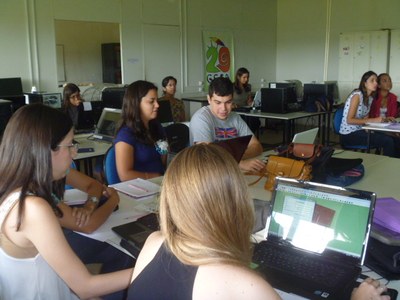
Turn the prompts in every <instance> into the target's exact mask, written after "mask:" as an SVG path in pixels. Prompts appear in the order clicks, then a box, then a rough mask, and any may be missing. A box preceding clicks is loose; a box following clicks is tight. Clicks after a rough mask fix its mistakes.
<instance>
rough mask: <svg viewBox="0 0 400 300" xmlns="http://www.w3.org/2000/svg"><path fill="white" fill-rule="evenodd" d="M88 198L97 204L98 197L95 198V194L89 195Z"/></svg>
mask: <svg viewBox="0 0 400 300" xmlns="http://www.w3.org/2000/svg"><path fill="white" fill-rule="evenodd" d="M88 200H90V201H92V202H93V203H94V204H96V205H98V204H99V198H97V197H96V196H89V199H88Z"/></svg>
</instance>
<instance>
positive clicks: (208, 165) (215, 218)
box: [128, 144, 279, 299]
mask: <svg viewBox="0 0 400 300" xmlns="http://www.w3.org/2000/svg"><path fill="white" fill-rule="evenodd" d="M253 224H254V216H253V208H252V203H251V200H250V198H249V195H248V192H247V184H246V181H245V179H244V177H243V176H242V173H241V171H240V169H239V167H238V165H237V163H236V161H234V159H233V158H231V157H230V156H229V155H228V154H227V152H226V151H225V150H224V149H222V148H220V147H219V146H216V145H205V144H198V145H195V146H193V147H191V148H187V149H185V150H183V151H182V152H180V153H179V154H178V156H177V157H176V159H174V160H173V161H172V163H171V164H170V166H169V167H168V169H167V172H166V174H165V177H164V181H163V185H162V191H161V196H160V226H161V231H160V232H156V233H154V234H152V235H151V236H150V237H149V238H148V240H147V241H146V244H145V246H144V248H143V250H142V252H141V253H140V256H139V258H138V261H137V263H136V266H135V270H134V274H133V277H132V279H133V282H132V284H131V286H130V288H129V292H128V299H192V298H193V299H279V296H278V295H277V294H276V292H275V291H274V290H273V289H272V287H271V286H270V285H269V284H268V283H267V282H266V281H265V280H263V279H262V278H261V277H259V276H258V275H257V274H256V273H255V272H254V271H252V270H250V268H249V264H250V260H251V255H252V253H251V247H250V239H249V237H250V234H251V230H252V228H253ZM170 275H173V276H170ZM150 282H151V288H150V289H149V288H148V286H149V284H150Z"/></svg>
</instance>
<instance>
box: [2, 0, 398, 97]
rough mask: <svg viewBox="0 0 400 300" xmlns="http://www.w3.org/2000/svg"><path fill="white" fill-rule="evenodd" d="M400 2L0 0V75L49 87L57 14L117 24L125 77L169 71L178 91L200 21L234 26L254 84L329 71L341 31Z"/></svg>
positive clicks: (186, 81)
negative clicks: (176, 82)
mask: <svg viewBox="0 0 400 300" xmlns="http://www.w3.org/2000/svg"><path fill="white" fill-rule="evenodd" d="M399 11H400V1H397V0H382V1H375V0H363V1H361V0H353V1H347V0H302V1H296V0H279V1H277V0H249V1H239V0H202V1H198V0H85V1H81V0H69V1H64V0H35V1H32V0H2V1H0V38H1V44H2V46H1V47H0V58H1V60H0V77H14V76H20V77H22V80H23V86H24V90H25V91H29V90H30V87H31V86H32V85H36V86H38V88H39V89H41V90H47V91H55V90H56V89H57V78H56V77H57V76H55V74H56V71H57V68H56V65H57V61H56V48H55V45H56V40H55V25H54V20H55V19H58V20H76V21H92V22H110V23H119V24H120V40H121V47H122V55H123V60H122V68H123V81H124V82H125V83H130V82H132V81H134V80H137V79H143V78H146V79H147V80H152V81H154V82H156V83H160V78H162V77H163V76H165V75H167V74H168V75H169V74H172V75H175V76H176V77H177V78H178V80H179V81H178V89H179V90H178V91H179V93H184V94H191V93H193V94H195V93H197V92H198V81H199V80H201V79H202V78H203V75H204V73H203V65H204V59H203V54H202V37H201V33H202V31H203V30H227V31H231V32H232V33H233V37H234V47H235V48H234V54H235V67H236V68H238V67H240V66H245V67H247V68H249V69H250V71H251V83H252V84H253V86H254V87H255V88H258V87H259V86H260V85H261V82H260V80H261V78H264V79H265V80H266V81H267V82H268V81H275V80H284V79H299V80H301V81H302V82H303V83H304V82H310V81H317V82H319V81H323V80H337V79H338V78H337V77H338V65H339V64H338V55H339V54H338V53H339V49H338V47H339V34H340V33H341V32H353V31H363V30H379V29H382V28H390V29H399V28H400V19H399V18H398V16H397V14H398V12H399ZM163 33H171V36H172V38H171V39H168V35H167V34H163ZM77 34H79V32H78V33H77ZM161 38H162V40H161ZM157 41H160V42H159V44H157ZM168 43H169V44H168ZM154 45H156V47H155V46H154ZM165 45H167V46H166V47H165ZM360 76H361V74H360ZM396 84H397V83H396ZM399 85H400V84H399ZM341 97H345V96H343V95H341Z"/></svg>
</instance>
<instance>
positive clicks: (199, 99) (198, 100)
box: [182, 95, 208, 116]
mask: <svg viewBox="0 0 400 300" xmlns="http://www.w3.org/2000/svg"><path fill="white" fill-rule="evenodd" d="M182 101H187V102H189V115H190V116H193V114H194V113H195V112H196V111H197V110H199V109H200V108H201V107H202V106H206V105H208V100H207V96H206V95H204V96H193V97H188V96H187V97H182ZM191 104H193V105H191Z"/></svg>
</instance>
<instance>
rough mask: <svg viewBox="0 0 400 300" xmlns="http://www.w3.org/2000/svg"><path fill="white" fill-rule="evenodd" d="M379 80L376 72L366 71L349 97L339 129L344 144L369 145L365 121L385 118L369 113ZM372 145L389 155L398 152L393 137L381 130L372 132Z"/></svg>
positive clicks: (370, 121)
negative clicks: (364, 127)
mask: <svg viewBox="0 0 400 300" xmlns="http://www.w3.org/2000/svg"><path fill="white" fill-rule="evenodd" d="M377 80H378V77H377V75H376V73H375V72H373V71H368V72H366V73H364V74H363V76H362V77H361V81H360V84H359V87H358V88H357V89H355V90H353V91H352V92H351V93H350V95H349V96H348V97H347V100H346V103H345V106H344V111H343V117H342V123H341V124H340V130H339V133H340V134H341V138H342V140H343V143H344V144H347V145H367V139H368V133H367V132H366V131H365V130H363V129H362V126H363V125H364V124H365V123H381V122H383V121H384V120H385V118H383V117H381V116H378V117H374V118H371V117H369V115H368V114H369V110H370V108H371V103H372V100H373V99H374V96H375V93H376V90H377V87H378V82H377ZM370 145H371V146H372V147H375V148H382V149H383V154H384V155H387V156H392V157H396V156H397V154H398V149H396V146H395V141H394V140H393V137H391V136H388V135H386V134H384V133H381V132H371V133H370Z"/></svg>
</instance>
